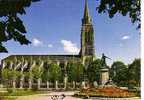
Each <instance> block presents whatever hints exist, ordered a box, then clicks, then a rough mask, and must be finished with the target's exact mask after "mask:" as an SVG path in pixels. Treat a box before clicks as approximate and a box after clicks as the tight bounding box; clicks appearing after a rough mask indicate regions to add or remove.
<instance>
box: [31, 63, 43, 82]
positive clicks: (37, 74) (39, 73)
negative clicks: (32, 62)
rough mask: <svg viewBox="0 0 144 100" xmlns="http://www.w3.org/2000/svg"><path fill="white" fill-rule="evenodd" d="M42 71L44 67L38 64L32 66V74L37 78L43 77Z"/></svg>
mask: <svg viewBox="0 0 144 100" xmlns="http://www.w3.org/2000/svg"><path fill="white" fill-rule="evenodd" d="M42 73H43V68H40V67H39V66H38V65H36V66H34V67H33V68H32V71H31V74H32V77H33V78H34V79H35V80H37V79H39V78H41V76H42Z"/></svg>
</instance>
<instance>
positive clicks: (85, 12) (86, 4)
mask: <svg viewBox="0 0 144 100" xmlns="http://www.w3.org/2000/svg"><path fill="white" fill-rule="evenodd" d="M88 17H89V10H88V2H87V0H85V9H84V18H88Z"/></svg>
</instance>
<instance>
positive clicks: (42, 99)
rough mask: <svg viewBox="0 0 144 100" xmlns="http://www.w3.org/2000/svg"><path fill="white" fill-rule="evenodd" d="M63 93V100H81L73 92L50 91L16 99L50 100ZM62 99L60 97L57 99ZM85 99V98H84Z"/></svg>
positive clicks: (106, 99) (133, 99)
mask: <svg viewBox="0 0 144 100" xmlns="http://www.w3.org/2000/svg"><path fill="white" fill-rule="evenodd" d="M62 94H65V95H66V97H65V98H64V99H63V100H83V99H79V98H75V97H72V95H73V94H74V92H51V93H48V94H38V95H30V96H21V97H18V98H17V100H52V99H51V97H52V96H53V95H59V96H61V95H62ZM57 100H62V99H60V98H59V99H57ZM85 100H86V99H85ZM87 100H140V99H139V98H117V99H114V98H109V99H108V98H93V99H87Z"/></svg>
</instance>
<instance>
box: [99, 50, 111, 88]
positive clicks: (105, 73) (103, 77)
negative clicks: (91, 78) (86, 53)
mask: <svg viewBox="0 0 144 100" xmlns="http://www.w3.org/2000/svg"><path fill="white" fill-rule="evenodd" d="M106 58H108V57H107V56H105V55H104V53H103V54H102V58H101V65H102V66H101V70H100V83H101V85H102V86H103V85H106V83H107V82H108V81H109V68H108V67H107V64H106ZM108 59H110V58H108Z"/></svg>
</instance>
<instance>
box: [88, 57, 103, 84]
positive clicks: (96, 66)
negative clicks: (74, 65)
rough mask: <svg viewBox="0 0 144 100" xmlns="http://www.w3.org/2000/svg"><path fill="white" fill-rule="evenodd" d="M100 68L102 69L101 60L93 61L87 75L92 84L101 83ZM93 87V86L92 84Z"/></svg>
mask: <svg viewBox="0 0 144 100" xmlns="http://www.w3.org/2000/svg"><path fill="white" fill-rule="evenodd" d="M100 68H101V60H100V59H96V60H95V61H93V62H92V63H91V64H90V65H89V66H88V69H87V75H88V79H89V81H90V83H93V82H94V81H97V82H98V83H99V80H100ZM91 85H93V84H91Z"/></svg>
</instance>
